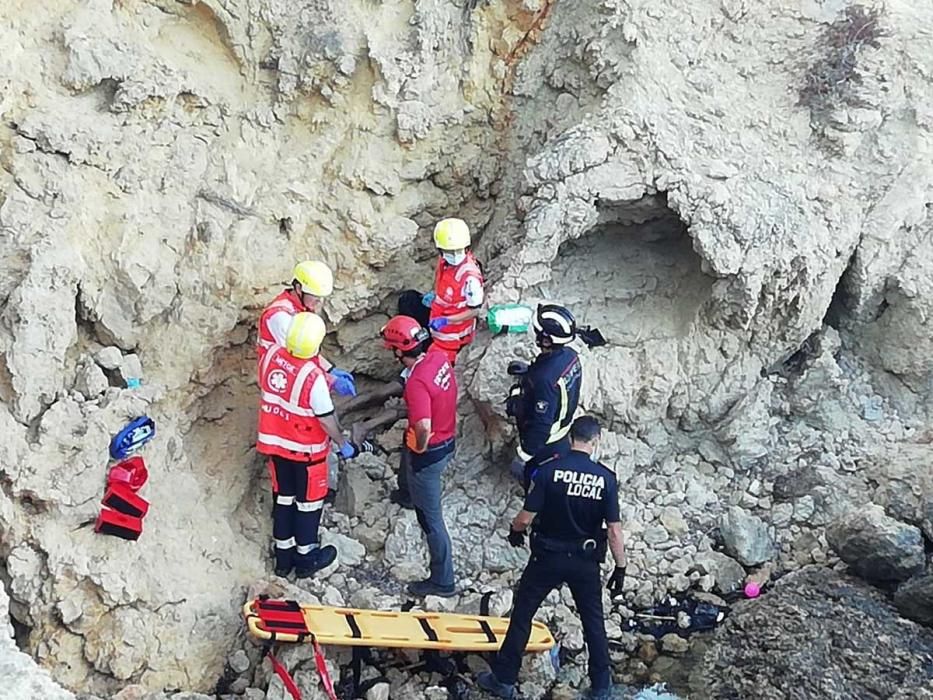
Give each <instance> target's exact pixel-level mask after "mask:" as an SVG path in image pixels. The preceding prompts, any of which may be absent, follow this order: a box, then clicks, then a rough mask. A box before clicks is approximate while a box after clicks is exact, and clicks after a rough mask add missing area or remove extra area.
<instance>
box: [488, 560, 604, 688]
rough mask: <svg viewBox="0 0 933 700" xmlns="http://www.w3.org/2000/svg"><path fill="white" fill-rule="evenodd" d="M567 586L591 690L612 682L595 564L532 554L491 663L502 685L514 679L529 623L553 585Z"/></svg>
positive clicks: (528, 630)
mask: <svg viewBox="0 0 933 700" xmlns="http://www.w3.org/2000/svg"><path fill="white" fill-rule="evenodd" d="M565 583H566V584H567V585H568V586H569V587H570V593H571V594H572V595H573V600H574V603H576V606H577V612H578V613H579V615H580V621H581V622H582V623H583V637H584V639H585V640H586V648H587V650H588V651H589V653H590V659H589V676H590V683H591V685H592V688H593V690H606V689H608V688H609V686H610V685H611V683H612V671H611V669H610V666H609V641H608V640H607V639H606V625H605V620H604V618H603V599H602V579H601V577H600V572H599V562H597V561H591V560H588V559H585V558H584V557H582V556H580V555H579V554H568V553H556V552H542V553H538V554H534V553H532V555H531V559H529V561H528V566H527V567H526V568H525V572H524V573H523V574H522V578H521V581H520V582H519V584H518V591H517V592H516V594H515V603H514V605H513V606H512V616H511V620H510V621H509V630H508V632H506V635H505V641H504V642H503V643H502V648H501V649H500V650H499V653H498V654H496V657H495V659H494V660H493V662H492V664H491V667H492V671H493V673H495V674H496V678H498V679H499V680H500V681H501V682H502V683H515V682H516V680H517V679H518V671H519V669H520V668H521V666H522V655H523V654H524V653H525V645H526V644H528V637H529V636H530V635H531V622H532V620H533V619H534V616H535V613H536V612H538V608H539V607H541V603H542V602H544V599H545V598H546V597H547V595H548V593H550V592H551V591H552V590H554V589H555V588H559V587H560V586H562V585H563V584H565Z"/></svg>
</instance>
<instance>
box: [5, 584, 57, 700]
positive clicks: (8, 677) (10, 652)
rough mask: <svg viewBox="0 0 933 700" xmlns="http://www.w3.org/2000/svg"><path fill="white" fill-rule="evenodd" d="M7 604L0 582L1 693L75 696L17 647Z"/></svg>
mask: <svg viewBox="0 0 933 700" xmlns="http://www.w3.org/2000/svg"><path fill="white" fill-rule="evenodd" d="M9 604H10V599H9V597H8V596H7V592H6V589H5V588H4V586H3V585H0V622H2V625H0V684H2V687H3V697H4V698H9V700H34V699H35V698H43V699H45V698H48V700H74V698H75V696H74V695H73V694H72V693H70V692H69V691H67V690H65V689H64V688H62V687H61V686H59V685H58V684H57V683H55V682H54V681H53V680H52V679H51V678H50V677H49V674H48V672H47V671H45V670H44V669H42V668H40V667H39V666H38V665H36V662H35V661H33V659H31V658H30V657H29V656H28V655H27V654H24V653H23V652H21V651H20V650H19V649H17V648H16V643H15V642H14V641H13V628H12V626H11V625H10V623H9V620H8V618H7V616H8V612H9Z"/></svg>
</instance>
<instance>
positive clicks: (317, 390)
mask: <svg viewBox="0 0 933 700" xmlns="http://www.w3.org/2000/svg"><path fill="white" fill-rule="evenodd" d="M311 410H312V411H314V415H316V416H326V415H327V414H329V413H333V412H334V402H333V399H331V397H330V389H328V388H327V379H326V378H325V377H324V375H323V374H321V375H319V376H318V378H317V379H315V380H314V384H312V385H311Z"/></svg>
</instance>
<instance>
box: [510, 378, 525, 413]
mask: <svg viewBox="0 0 933 700" xmlns="http://www.w3.org/2000/svg"><path fill="white" fill-rule="evenodd" d="M523 400H524V397H523V396H522V385H521V384H513V385H512V386H511V387H510V388H509V397H508V398H507V399H506V400H505V415H507V416H508V417H509V418H516V417H517V416H518V414H519V413H520V412H521V408H522V401H523Z"/></svg>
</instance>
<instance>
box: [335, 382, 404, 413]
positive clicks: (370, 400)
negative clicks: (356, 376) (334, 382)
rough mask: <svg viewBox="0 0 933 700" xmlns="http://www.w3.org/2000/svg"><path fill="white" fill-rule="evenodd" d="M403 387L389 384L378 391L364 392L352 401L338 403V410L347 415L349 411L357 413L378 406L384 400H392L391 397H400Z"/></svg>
mask: <svg viewBox="0 0 933 700" xmlns="http://www.w3.org/2000/svg"><path fill="white" fill-rule="evenodd" d="M403 390H404V389H403V387H402V385H401V384H400V383H399V382H389V383H387V384H385V385H384V386H381V387H379V388H378V389H373V390H372V391H364V392H363V393H361V394H358V395H357V396H354V397H353V398H352V399H348V400H346V401H340V400H339V399H338V402H339V403H340V410H341V411H343V412H344V413H349V412H350V411H358V410H360V409H363V408H368V407H369V406H372V405H374V404H379V403H382V402H383V401H385V400H386V399H389V398H392V397H393V396H401V395H402V391H403Z"/></svg>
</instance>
